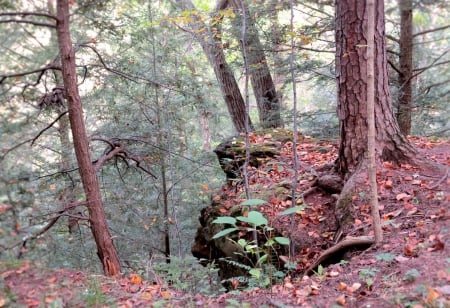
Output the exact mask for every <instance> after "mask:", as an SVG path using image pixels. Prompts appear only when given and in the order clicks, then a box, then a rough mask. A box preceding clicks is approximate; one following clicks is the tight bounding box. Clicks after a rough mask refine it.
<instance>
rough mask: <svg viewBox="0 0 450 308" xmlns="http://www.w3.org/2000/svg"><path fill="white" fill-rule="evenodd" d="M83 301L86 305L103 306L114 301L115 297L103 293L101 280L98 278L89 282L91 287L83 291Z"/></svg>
mask: <svg viewBox="0 0 450 308" xmlns="http://www.w3.org/2000/svg"><path fill="white" fill-rule="evenodd" d="M83 301H84V303H85V304H86V307H102V306H105V305H107V304H108V303H109V304H111V303H112V302H114V299H111V298H108V297H106V295H105V294H104V293H103V291H102V288H101V285H100V282H99V281H98V280H96V279H94V280H93V281H91V282H89V287H88V288H87V289H86V290H85V292H84V293H83Z"/></svg>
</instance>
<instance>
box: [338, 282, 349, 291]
mask: <svg viewBox="0 0 450 308" xmlns="http://www.w3.org/2000/svg"><path fill="white" fill-rule="evenodd" d="M346 289H347V284H346V283H345V282H339V284H338V290H339V291H344V290H346Z"/></svg>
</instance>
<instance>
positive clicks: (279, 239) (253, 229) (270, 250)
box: [213, 199, 303, 287]
mask: <svg viewBox="0 0 450 308" xmlns="http://www.w3.org/2000/svg"><path fill="white" fill-rule="evenodd" d="M263 203H265V201H264V200H259V199H250V200H247V201H245V202H243V203H242V204H241V205H242V206H254V205H260V204H263ZM302 208H303V207H295V209H294V210H296V211H298V210H300V209H302ZM289 210H290V211H289V212H286V213H284V212H283V213H282V214H285V215H287V214H290V213H291V212H292V213H294V212H295V211H294V210H292V209H289ZM213 223H216V224H225V225H231V226H230V227H228V228H225V229H223V230H221V231H220V232H218V233H216V234H215V235H214V236H213V239H218V238H220V237H223V236H226V235H228V234H231V233H235V232H241V233H242V232H243V233H244V234H248V233H253V234H256V235H257V237H256V239H255V237H254V240H252V241H248V240H246V239H244V238H241V239H239V240H238V241H237V244H239V245H240V246H241V247H242V248H243V249H242V252H240V254H241V255H242V256H243V257H244V258H245V259H246V260H247V261H248V262H249V263H250V264H251V266H250V267H248V271H247V272H248V274H249V276H250V278H249V279H248V281H247V282H248V285H249V286H252V285H253V286H261V287H268V286H270V285H271V284H272V280H273V279H277V278H283V277H284V276H285V274H284V273H283V272H281V271H279V270H277V269H276V267H275V266H274V265H273V261H274V259H276V258H278V257H279V256H277V255H276V254H277V249H276V247H277V246H278V245H285V246H289V244H290V242H289V239H288V238H286V237H283V236H275V235H274V232H273V231H274V228H272V227H270V226H269V222H268V220H267V218H266V217H264V215H263V214H262V213H261V212H258V211H249V212H247V214H246V216H237V217H230V216H223V217H218V218H216V219H215V220H214V221H213ZM261 239H262V240H261ZM229 240H231V239H229ZM274 255H275V258H274ZM254 282H257V285H255V283H254Z"/></svg>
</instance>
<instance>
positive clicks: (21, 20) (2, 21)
mask: <svg viewBox="0 0 450 308" xmlns="http://www.w3.org/2000/svg"><path fill="white" fill-rule="evenodd" d="M10 22H13V23H16V24H30V25H34V26H38V27H47V28H52V29H55V28H56V25H54V24H48V23H45V22H38V21H32V20H24V19H3V20H0V24H5V23H10Z"/></svg>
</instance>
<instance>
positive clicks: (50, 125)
mask: <svg viewBox="0 0 450 308" xmlns="http://www.w3.org/2000/svg"><path fill="white" fill-rule="evenodd" d="M66 113H68V111H64V112H63V113H61V114H60V115H59V116H58V117H57V118H56V119H55V120H54V121H53V122H52V123H50V124H49V125H47V126H46V127H45V128H44V129H43V130H41V131H40V132H39V134H37V135H36V137H34V138H33V140H32V141H31V146H33V144H34V142H35V141H36V140H37V139H38V138H39V137H40V136H41V135H42V134H43V133H44V132H45V131H46V130H48V129H49V128H51V127H52V126H53V125H54V124H55V123H56V122H58V120H59V119H61V118H62V117H63V116H64V115H65V114H66Z"/></svg>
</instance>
